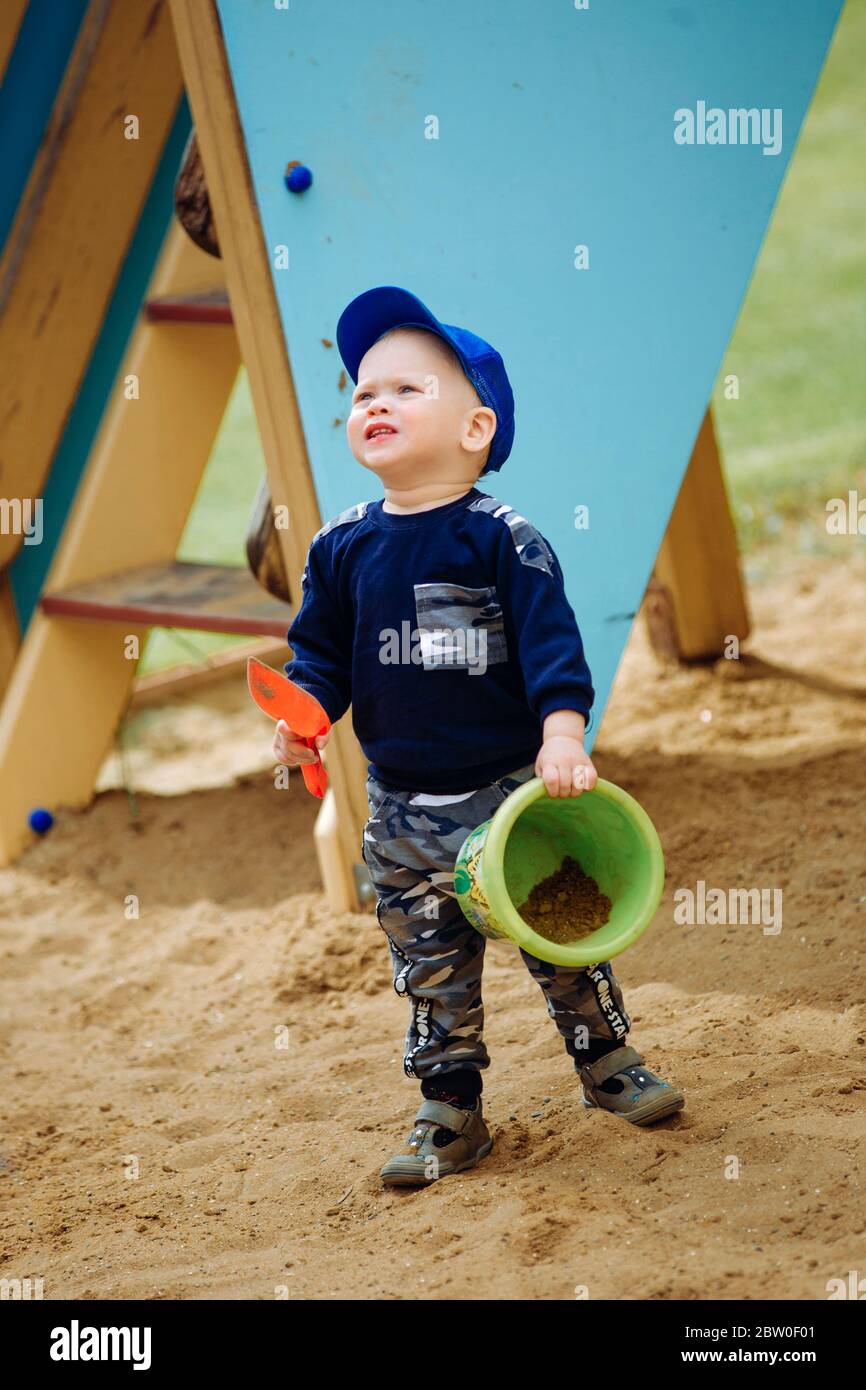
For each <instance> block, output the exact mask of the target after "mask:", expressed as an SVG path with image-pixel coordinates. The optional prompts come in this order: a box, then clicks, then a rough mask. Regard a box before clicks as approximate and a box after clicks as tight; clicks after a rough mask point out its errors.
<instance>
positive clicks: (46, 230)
mask: <svg viewBox="0 0 866 1390" xmlns="http://www.w3.org/2000/svg"><path fill="white" fill-rule="evenodd" d="M182 90H183V84H182V78H181V73H180V65H179V62H178V57H177V50H176V46H175V42H174V33H173V30H172V26H171V18H170V15H169V11H168V5H167V0H155V2H154V3H152V4H147V5H136V4H129V3H128V0H111V3H110V4H108V5H106V4H105V3H104V0H93V3H91V5H90V8H89V9H88V12H87V14H86V15H85V17H84V20H83V22H82V25H81V29H80V31H79V34H78V38H77V41H76V44H75V48H74V50H73V53H72V56H71V58H70V61H69V64H68V67H67V70H66V74H65V76H64V80H63V83H62V85H61V88H60V91H59V93H58V96H57V101H56V103H55V106H54V110H53V112H52V116H51V120H50V122H49V124H48V128H47V130H46V133H45V137H44V139H43V142H42V145H41V148H40V151H39V155H38V157H37V159H36V161H35V162H34V167H33V170H32V172H31V175H30V179H29V181H28V184H27V188H26V190H25V194H24V196H23V198H22V200H21V204H20V206H19V209H18V213H17V215H16V218H15V222H14V224H13V226H12V229H11V232H10V236H9V239H8V241H7V244H6V247H5V250H4V254H3V259H2V262H0V361H2V362H3V371H2V373H0V494H2V495H3V496H5V497H20V498H22V499H23V498H28V497H38V496H39V495H40V493H41V490H42V487H43V484H44V481H45V478H46V477H47V475H48V471H49V468H50V466H51V461H52V458H53V456H54V453H55V450H56V448H57V445H58V443H59V441H60V438H61V435H62V432H63V429H64V426H65V424H66V420H67V418H68V415H69V411H70V409H71V407H72V404H73V402H74V400H75V395H76V392H77V390H78V387H79V385H80V382H81V379H82V376H83V374H84V371H85V369H86V367H87V363H88V361H89V358H90V355H91V352H92V350H93V346H94V343H95V342H96V338H97V336H98V334H99V331H100V329H101V326H102V321H103V318H104V315H105V311H106V308H107V306H108V303H109V300H110V297H111V294H112V291H113V289H114V284H115V281H116V278H117V275H118V272H119V270H120V267H121V265H122V263H123V259H124V257H125V256H126V253H127V250H128V249H129V245H130V242H131V240H132V237H133V235H134V233H135V229H136V226H137V223H138V219H139V216H140V213H141V209H142V206H143V204H144V201H145V199H146V197H147V194H148V191H149V189H150V186H151V182H152V180H153V177H154V174H155V172H156V169H157V166H158V164H159V160H160V157H161V155H162V152H163V148H164V145H165V140H166V137H167V135H168V133H169V130H170V127H171V124H172V121H173V119H174V117H175V114H176V111H177V106H178V102H179V100H180V98H181V95H182ZM128 117H137V119H138V122H139V129H138V137H139V138H138V139H134V140H131V139H126V138H125V122H126V120H127V118H128ZM22 539H23V538H22V537H21V536H16V535H11V534H8V535H6V534H0V569H2V568H3V567H5V566H6V565H8V563H9V561H10V560H11V559H12V557H13V555H14V554H15V553H16V551H17V550H18V548H19V546H20V545H21V543H22Z"/></svg>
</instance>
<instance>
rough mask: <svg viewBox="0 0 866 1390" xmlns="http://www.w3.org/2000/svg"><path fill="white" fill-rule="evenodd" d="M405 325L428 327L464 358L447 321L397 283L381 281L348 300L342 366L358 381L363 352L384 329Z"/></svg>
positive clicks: (340, 343)
mask: <svg viewBox="0 0 866 1390" xmlns="http://www.w3.org/2000/svg"><path fill="white" fill-rule="evenodd" d="M403 326H406V327H409V326H412V327H416V328H429V329H430V330H431V331H432V332H434V333H437V334H438V335H439V337H440V338H444V339H445V341H446V342H447V343H448V344H449V346H450V347H452V348H453V349H454V351H455V352H456V353H457V356H458V357H459V358H460V360H461V362H462V360H463V354H462V353H461V352H460V349H459V348H458V347H457V344H456V343H455V342H454V341H453V339H452V338H451V335H450V334H449V332H448V330H447V328H446V327H445V325H444V324H443V323H440V322H439V320H438V319H437V318H436V316H435V315H434V314H431V313H430V310H429V309H428V308H427V306H426V304H422V303H421V300H420V299H418V297H417V295H414V294H411V293H410V292H409V290H401V289H400V288H399V287H398V286H397V285H379V286H377V288H376V289H372V290H365V291H364V293H363V294H359V295H358V296H357V298H356V299H353V300H352V302H351V303H350V304H347V306H346V308H345V309H344V310H343V312H342V314H341V315H340V321H339V323H338V324H337V347H338V349H339V352H340V356H341V357H342V359H343V366H344V367H345V368H346V371H347V372H348V373H349V376H350V377H351V378H352V380H353V381H354V382H355V383H356V384H357V381H358V368H359V367H360V365H361V359H362V358H363V356H364V354H365V353H366V352H368V351H369V349H370V348H371V347H372V346H373V344H374V343H375V342H376V340H377V339H378V338H381V336H382V334H383V333H387V332H388V330H389V329H390V328H401V327H403Z"/></svg>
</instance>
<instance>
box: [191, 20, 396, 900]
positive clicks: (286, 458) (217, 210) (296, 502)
mask: <svg viewBox="0 0 866 1390" xmlns="http://www.w3.org/2000/svg"><path fill="white" fill-rule="evenodd" d="M172 17H173V19H174V25H175V31H176V34H177V42H178V49H179V51H180V57H181V63H182V66H183V73H184V81H185V83H186V89H187V93H188V95H189V101H190V105H191V107H192V112H193V119H194V121H195V129H196V137H197V139H198V144H199V148H200V150H201V157H202V161H203V163H204V168H205V172H206V174H207V187H208V192H209V194H210V199H211V204H212V207H213V212H214V220H215V222H216V227H217V231H218V234H219V242H220V251H221V253H222V257H223V262H224V265H225V273H226V282H227V284H228V290H229V298H230V299H231V304H232V313H233V315H234V320H235V325H236V328H237V333H238V338H239V340H240V348H241V356H242V358H243V361H244V365H245V366H246V369H247V373H248V375H249V381H250V392H251V395H252V399H253V405H254V407H255V412H256V419H257V421H258V426H259V433H260V435H261V441H262V448H263V451H264V455H265V460H266V464H267V470H268V480H269V483H270V489H271V497H272V499H273V503H274V506H280V505H286V506H287V507H288V509H289V516H290V518H291V527H290V528H289V529H287V530H281V531H280V533H279V534H280V540H281V543H282V544H283V546H284V554H285V559H286V573H287V574H288V575H289V577H290V584H291V585H292V592H293V593H295V594H299V593H300V591H301V584H300V579H301V573H302V571H303V567H304V560H305V558H306V551H307V547H308V546H309V543H310V540H311V539H312V537H313V535H314V534H315V532H316V531H317V530H318V529H319V527H320V526H321V524H322V518H321V515H320V512H319V505H318V500H317V498H316V491H315V487H314V485H313V478H312V473H311V471H310V466H309V460H308V457H307V448H306V441H305V439H304V433H303V427H302V422H301V416H300V411H299V408H298V403H297V398H296V395H295V388H294V382H293V379H292V371H291V367H290V364H289V358H288V353H287V349H286V343H285V340H284V337H283V329H282V323H281V320H280V314H279V309H278V306H277V301H276V295H275V292H274V285H273V280H272V278H271V272H270V258H269V256H268V251H267V247H266V246H265V243H264V239H263V235H262V228H261V223H260V220H259V215H258V206H257V203H256V198H255V193H254V190H253V187H252V178H251V174H250V169H249V164H248V160H247V155H246V149H245V146H244V141H243V135H242V132H241V127H240V122H239V119H238V113H237V107H236V103H235V97H234V89H233V86H232V81H231V74H230V71H229V67H228V62H227V59H226V53H225V46H224V44H223V41H222V33H221V29H220V24H219V17H218V15H217V11H216V6H215V4H214V0H172ZM328 772H329V775H330V778H331V785H332V787H333V789H334V798H335V801H336V808H337V815H336V827H337V829H336V833H337V834H338V835H339V837H340V845H341V850H342V853H341V854H340V855H336V856H335V855H333V854H332V853H331V852H330V851H329V852H328V854H327V856H326V857H325V858H323V857H322V856H321V855H320V860H319V862H320V866H321V868H322V874H323V878H325V886H326V889H327V892H328V897H329V901H330V902H331V904H332V906H333V907H334V908H335V910H336V909H337V908H338V907H345V906H348V905H354V904H357V892H356V888H355V884H354V878H353V875H352V870H351V866H352V864H353V863H355V862H358V861H360V857H361V851H360V843H361V831H362V828H363V824H364V821H365V820H366V818H367V815H368V807H367V801H366V793H365V788H364V780H365V773H366V760H365V759H364V757H363V754H362V753H361V749H360V747H359V746H358V742H357V740H356V738H355V736H354V733H353V731H352V728H351V724H350V721H349V717H348V715H347V716H346V717H345V718H344V719H342V720H341V721H340V723H339V724H338V725H337V727H336V729H335V730H334V734H333V735H332V738H331V741H330V742H329V745H328ZM328 834H330V831H329V832H328ZM335 864H337V865H339V866H341V868H342V874H341V876H339V875H336V874H335V869H334V865H335Z"/></svg>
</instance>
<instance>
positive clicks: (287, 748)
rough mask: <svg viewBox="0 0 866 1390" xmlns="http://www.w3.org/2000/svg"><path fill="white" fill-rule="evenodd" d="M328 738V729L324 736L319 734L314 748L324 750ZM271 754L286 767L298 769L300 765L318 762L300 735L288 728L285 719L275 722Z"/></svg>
mask: <svg viewBox="0 0 866 1390" xmlns="http://www.w3.org/2000/svg"><path fill="white" fill-rule="evenodd" d="M330 737H331V730H330V729H329V730H328V732H327V733H326V734H319V736H318V738H317V739H316V740H315V743H316V747H317V748H324V746H325V744H326V743H327V742H328V739H329V738H330ZM273 754H274V757H275V758H276V760H277V762H278V763H284V764H285V765H286V766H287V767H299V766H300V764H301V763H315V762H318V759H317V757H316V754H315V753H314V752H313V750H312V748H310V747H309V746H308V744H306V743H305V742H304V740H303V739H302V738H301V736H300V734H298V733H296V732H295V730H294V729H290V728H289V726H288V724H287V723H286V721H285V719H279V720H277V728H276V733H275V734H274V742H273Z"/></svg>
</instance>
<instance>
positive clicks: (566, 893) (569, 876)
mask: <svg viewBox="0 0 866 1390" xmlns="http://www.w3.org/2000/svg"><path fill="white" fill-rule="evenodd" d="M610 909H611V901H610V898H608V897H606V896H605V894H604V893H602V892H601V890H600V889H599V886H598V884H597V883H596V881H595V879H594V878H593V877H592V875H591V874H587V873H584V871H583V869H582V868H581V866H580V864H579V863H578V861H577V860H576V859H574V858H572V856H571V855H570V854H567V855H566V856H565V858H564V859H563V861H562V863H561V864H560V866H559V868H558V869H557V870H556V872H555V873H552V874H549V875H548V876H547V878H543V879H542V880H541V882H540V883H536V885H535V887H534V888H533V889H532V892H531V893H530V894H529V897H528V898H527V899H526V901H525V903H523V905H522V906H521V907H518V909H517V911H518V912H519V913H520V915H521V917H522V918H523V920H524V922H526V923H528V925H529V926H530V927H532V930H533V931H535V932H537V933H538V935H539V936H543V937H544V938H545V940H547V941H556V942H558V943H560V944H562V943H563V942H566V941H579V940H580V939H581V937H584V936H589V935H590V934H591V933H592V932H594V931H597V930H598V928H599V927H603V926H604V924H605V922H606V921H607V920H608V918H609V917H610Z"/></svg>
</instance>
